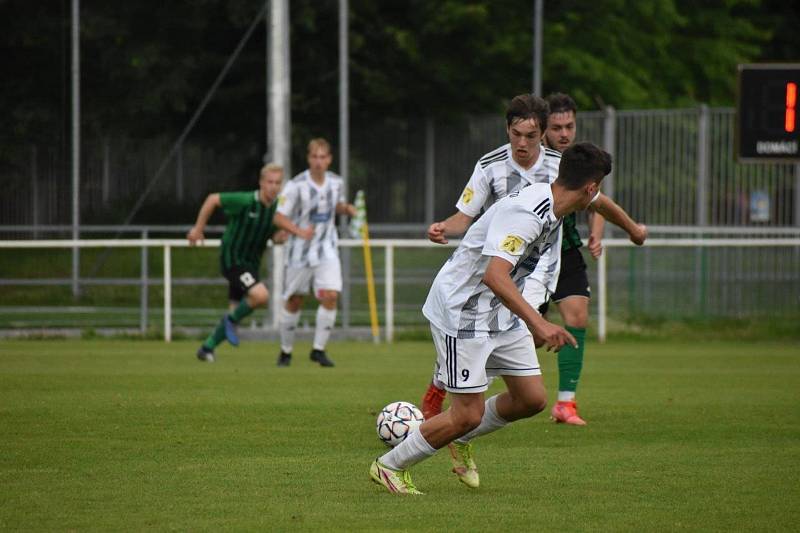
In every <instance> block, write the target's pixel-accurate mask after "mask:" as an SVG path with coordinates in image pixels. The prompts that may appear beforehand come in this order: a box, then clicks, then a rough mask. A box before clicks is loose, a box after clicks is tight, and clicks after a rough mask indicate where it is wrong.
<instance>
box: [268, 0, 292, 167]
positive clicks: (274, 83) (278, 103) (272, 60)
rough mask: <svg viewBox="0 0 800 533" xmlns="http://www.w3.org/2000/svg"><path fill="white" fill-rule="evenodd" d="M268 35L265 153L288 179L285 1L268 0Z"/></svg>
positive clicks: (287, 19)
mask: <svg viewBox="0 0 800 533" xmlns="http://www.w3.org/2000/svg"><path fill="white" fill-rule="evenodd" d="M269 21H270V32H269V44H270V46H269V120H268V123H269V138H268V143H269V147H268V148H269V154H270V157H271V159H272V162H274V163H278V164H279V165H282V166H283V170H284V175H285V176H286V179H288V178H289V177H291V163H292V159H291V146H290V132H291V114H290V111H291V109H290V108H291V102H290V101H289V95H290V91H291V87H290V75H291V72H290V65H289V5H288V1H287V0H271V1H270V17H269Z"/></svg>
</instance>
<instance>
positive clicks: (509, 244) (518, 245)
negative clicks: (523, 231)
mask: <svg viewBox="0 0 800 533" xmlns="http://www.w3.org/2000/svg"><path fill="white" fill-rule="evenodd" d="M500 249H501V250H503V251H504V252H508V253H510V254H511V255H522V251H523V250H524V249H525V241H523V240H522V237H518V236H516V235H506V236H505V238H504V239H503V240H502V241H501V242H500Z"/></svg>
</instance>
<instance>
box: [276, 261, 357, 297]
mask: <svg viewBox="0 0 800 533" xmlns="http://www.w3.org/2000/svg"><path fill="white" fill-rule="evenodd" d="M285 272H286V274H285V276H284V281H283V299H284V300H288V299H289V297H291V296H292V295H293V294H309V293H310V292H311V283H312V281H313V283H314V295H315V296H317V297H319V291H336V292H342V266H341V265H340V264H339V259H328V260H326V261H323V262H322V263H320V264H319V265H317V266H315V267H291V266H287V267H286V270H285Z"/></svg>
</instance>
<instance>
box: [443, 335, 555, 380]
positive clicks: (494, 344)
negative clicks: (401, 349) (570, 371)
mask: <svg viewBox="0 0 800 533" xmlns="http://www.w3.org/2000/svg"><path fill="white" fill-rule="evenodd" d="M431 333H432V334H433V344H434V346H435V347H436V372H435V374H434V375H435V379H436V380H437V381H439V382H441V383H442V384H443V385H444V388H445V390H447V391H448V392H461V393H465V392H466V393H471V392H483V391H485V390H486V389H488V388H489V378H493V377H494V376H538V375H541V373H542V370H541V369H540V368H539V358H538V357H536V348H534V347H533V338H532V337H531V334H530V333H529V332H528V330H527V329H525V328H517V329H514V330H511V331H507V332H504V333H500V334H498V335H497V336H495V337H477V338H474V339H458V338H456V337H451V336H450V335H447V334H446V333H445V332H444V331H442V330H440V329H439V328H437V327H436V326H434V325H433V324H431Z"/></svg>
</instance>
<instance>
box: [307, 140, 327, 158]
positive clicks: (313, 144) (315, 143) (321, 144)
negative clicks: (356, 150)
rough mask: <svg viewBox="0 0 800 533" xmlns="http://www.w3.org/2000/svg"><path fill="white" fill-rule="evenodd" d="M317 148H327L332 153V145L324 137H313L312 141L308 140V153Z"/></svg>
mask: <svg viewBox="0 0 800 533" xmlns="http://www.w3.org/2000/svg"><path fill="white" fill-rule="evenodd" d="M317 148H319V149H321V150H325V151H326V152H328V153H329V154H330V153H331V145H330V143H329V142H328V141H326V140H325V139H323V138H322V137H316V138H314V139H311V140H310V141H308V153H309V154H310V153H311V152H313V151H314V150H315V149H317Z"/></svg>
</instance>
